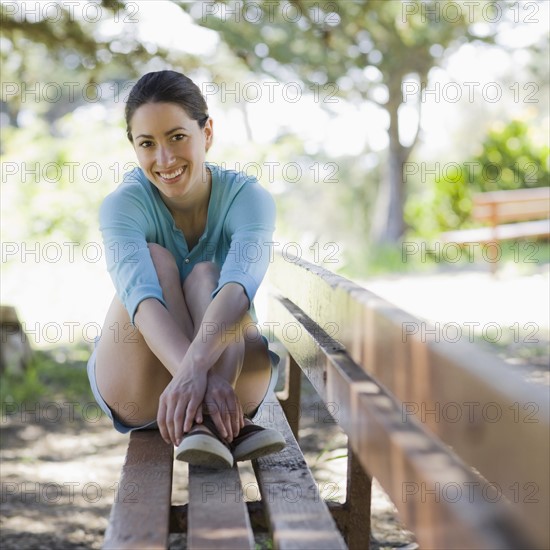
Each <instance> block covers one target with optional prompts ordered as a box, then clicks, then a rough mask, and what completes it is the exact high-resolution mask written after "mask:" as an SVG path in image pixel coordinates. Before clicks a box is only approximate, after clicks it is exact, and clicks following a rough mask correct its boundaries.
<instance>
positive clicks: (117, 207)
mask: <svg viewBox="0 0 550 550" xmlns="http://www.w3.org/2000/svg"><path fill="white" fill-rule="evenodd" d="M148 223H149V222H148V219H147V215H146V212H145V211H144V209H143V207H142V205H140V203H139V200H138V199H137V198H135V197H134V196H132V193H131V189H130V190H128V189H126V190H121V189H119V190H117V191H115V192H113V193H111V194H110V195H108V196H107V197H106V198H105V199H104V200H103V203H102V204H101V207H100V210H99V228H100V231H101V235H102V238H103V246H104V248H105V258H106V262H107V270H108V271H109V274H110V276H111V279H112V281H113V284H114V286H115V289H116V293H117V295H118V297H119V298H120V300H121V301H122V303H123V304H124V307H125V308H126V310H127V311H128V315H129V316H130V321H131V323H132V324H134V317H135V314H136V310H137V307H138V305H139V304H140V302H141V301H143V300H145V299H146V298H156V299H157V300H159V301H160V302H161V303H162V304H163V305H164V306H165V307H166V303H165V302H164V298H163V295H162V288H161V286H160V283H159V280H158V276H157V272H156V270H155V266H154V264H153V260H152V258H151V254H150V251H149V248H148V246H147V241H146V232H147V227H148Z"/></svg>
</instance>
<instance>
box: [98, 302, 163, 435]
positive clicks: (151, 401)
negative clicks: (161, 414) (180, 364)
mask: <svg viewBox="0 0 550 550" xmlns="http://www.w3.org/2000/svg"><path fill="white" fill-rule="evenodd" d="M95 375H96V381H97V387H98V390H99V392H100V394H101V396H102V397H103V399H104V400H105V402H106V403H107V405H108V406H109V407H110V408H111V410H112V411H113V412H114V414H115V416H116V417H117V419H118V420H120V421H121V422H122V423H123V424H125V425H127V426H141V425H143V424H145V423H147V422H150V421H151V420H154V419H155V418H156V416H157V409H158V401H159V397H160V394H161V393H162V392H163V391H164V389H165V388H166V386H167V385H168V383H169V382H170V380H171V379H172V375H171V374H170V372H169V371H168V370H167V369H166V368H165V367H164V366H163V365H162V363H161V362H160V361H159V360H158V359H157V357H156V356H155V355H154V354H153V352H152V351H151V350H150V348H149V346H148V345H147V343H146V342H145V339H144V338H143V336H142V335H141V333H140V332H139V330H138V329H137V328H136V327H133V326H132V325H131V323H130V317H129V315H128V312H127V311H126V308H125V307H124V305H123V304H122V302H121V301H120V299H119V298H118V296H116V295H115V296H114V298H113V301H112V302H111V305H110V307H109V310H108V312H107V316H106V318H105V324H104V326H103V330H102V333H101V338H100V340H99V342H98V344H97V353H96V365H95Z"/></svg>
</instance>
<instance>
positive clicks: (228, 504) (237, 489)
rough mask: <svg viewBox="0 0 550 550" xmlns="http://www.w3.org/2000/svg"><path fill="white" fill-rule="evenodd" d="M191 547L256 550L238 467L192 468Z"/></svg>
mask: <svg viewBox="0 0 550 550" xmlns="http://www.w3.org/2000/svg"><path fill="white" fill-rule="evenodd" d="M187 544H188V547H189V548H190V549H191V550H195V549H196V550H199V549H204V550H206V549H212V548H219V549H224V550H243V549H247V548H248V549H253V548H254V535H253V533H252V527H251V526H250V518H249V516H248V510H247V507H246V503H245V502H244V498H243V491H242V486H241V479H240V477H239V471H238V469H237V466H234V467H233V468H231V469H227V470H212V469H208V468H202V467H199V466H189V506H188V538H187Z"/></svg>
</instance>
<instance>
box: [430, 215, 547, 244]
mask: <svg viewBox="0 0 550 550" xmlns="http://www.w3.org/2000/svg"><path fill="white" fill-rule="evenodd" d="M548 235H550V220H538V221H535V222H521V223H510V224H506V225H497V226H496V227H476V228H473V229H460V230H458V231H446V232H445V233H442V234H441V239H442V240H443V242H447V243H458V244H464V243H490V242H495V241H506V240H513V239H526V238H528V237H533V238H535V237H547V236H548Z"/></svg>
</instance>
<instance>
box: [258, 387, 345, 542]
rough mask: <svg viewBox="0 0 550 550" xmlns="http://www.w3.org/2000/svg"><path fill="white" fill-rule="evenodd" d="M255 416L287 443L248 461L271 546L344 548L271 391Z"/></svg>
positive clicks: (260, 423) (261, 423)
mask: <svg viewBox="0 0 550 550" xmlns="http://www.w3.org/2000/svg"><path fill="white" fill-rule="evenodd" d="M256 420H257V423H258V424H259V425H261V426H265V427H267V426H269V427H274V428H275V429H277V430H279V431H280V432H281V433H282V434H283V435H284V436H285V439H286V444H287V446H286V447H285V448H284V449H283V450H282V451H280V452H279V453H275V454H272V455H268V456H265V457H262V458H260V459H258V460H254V461H252V464H253V467H254V471H255V473H256V478H257V480H258V484H259V487H260V492H261V495H262V502H263V504H264V507H265V508H266V510H267V516H268V521H269V522H270V526H271V534H272V537H273V543H274V545H275V548H277V549H280V550H311V549H312V548H315V549H316V550H337V549H339V548H341V549H344V548H346V544H345V542H344V540H343V538H342V536H341V535H340V533H339V532H338V528H337V527H336V524H335V522H334V520H333V518H332V516H331V514H330V512H329V510H328V508H327V505H326V504H325V502H324V501H323V499H322V498H321V497H320V495H319V491H318V488H317V484H316V483H315V480H314V479H313V476H312V475H311V472H310V470H309V469H308V467H307V464H306V462H305V459H304V456H303V454H302V451H301V450H300V448H299V447H298V444H297V443H296V439H295V438H294V436H293V435H292V431H291V429H290V426H289V425H288V422H287V421H286V419H285V416H284V413H283V410H282V408H281V406H280V404H279V402H278V401H277V399H276V397H275V396H274V395H273V394H272V395H271V396H268V398H267V399H266V401H264V403H263V404H262V407H261V409H260V410H259V412H258V416H257V417H256Z"/></svg>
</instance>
